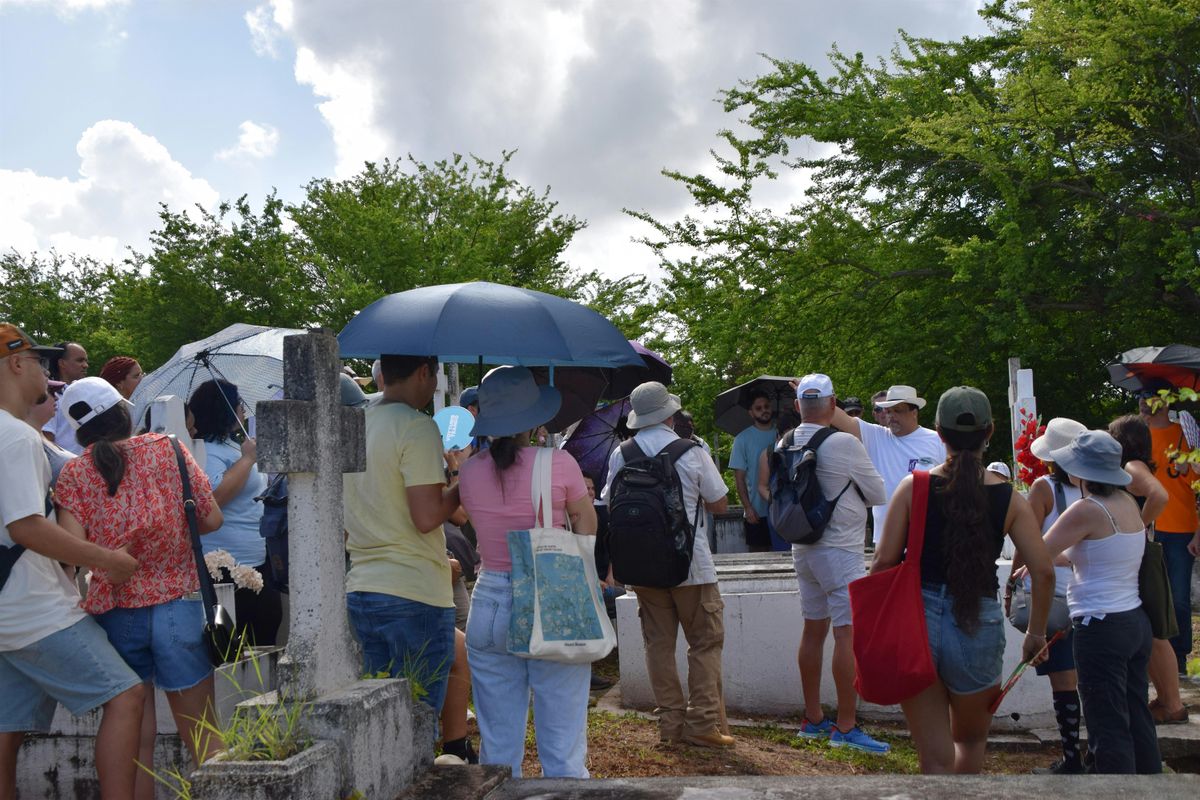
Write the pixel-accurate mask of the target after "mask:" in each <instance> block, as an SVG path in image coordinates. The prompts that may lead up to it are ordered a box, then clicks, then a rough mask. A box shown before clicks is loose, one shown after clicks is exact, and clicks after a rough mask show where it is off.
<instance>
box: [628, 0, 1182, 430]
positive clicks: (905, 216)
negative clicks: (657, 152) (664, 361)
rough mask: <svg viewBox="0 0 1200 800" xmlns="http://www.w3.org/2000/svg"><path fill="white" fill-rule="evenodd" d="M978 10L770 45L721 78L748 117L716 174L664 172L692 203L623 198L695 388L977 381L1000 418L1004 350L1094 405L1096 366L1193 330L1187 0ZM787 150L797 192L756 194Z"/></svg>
mask: <svg viewBox="0 0 1200 800" xmlns="http://www.w3.org/2000/svg"><path fill="white" fill-rule="evenodd" d="M981 13H982V14H983V16H984V17H985V19H987V21H988V23H989V27H990V32H989V33H988V34H986V35H983V36H978V37H968V38H964V39H961V40H958V41H952V42H938V41H932V40H927V39H917V38H913V37H909V36H907V35H904V34H901V43H900V46H898V47H897V49H896V50H895V51H894V52H893V53H892V55H891V57H890V58H889V59H887V60H884V61H881V62H879V63H877V64H871V63H868V62H867V61H866V60H865V59H863V58H862V56H861V55H855V56H847V55H844V54H843V53H841V52H839V51H837V50H836V49H835V50H834V51H833V52H832V54H831V68H832V69H831V74H829V75H821V74H819V73H818V71H817V70H815V69H813V68H812V67H810V66H808V65H805V64H801V63H795V62H789V61H783V60H771V61H770V63H771V67H772V71H771V72H770V73H768V74H766V75H764V76H762V77H760V78H757V79H755V80H752V81H747V82H745V83H743V84H742V85H740V86H738V87H736V88H735V89H732V90H730V91H728V92H726V93H725V107H726V109H727V110H728V111H729V112H730V113H738V114H740V115H742V117H743V119H744V121H745V122H746V123H747V124H748V126H749V129H750V133H749V134H748V135H743V136H735V135H734V134H732V133H728V132H727V133H725V134H724V135H723V136H724V140H725V142H726V143H727V145H728V146H729V148H730V149H731V150H732V153H733V154H732V155H730V156H727V157H721V156H718V159H717V166H718V168H719V170H720V177H719V179H710V178H707V177H705V176H703V175H699V176H688V175H682V174H678V173H668V174H669V175H670V176H671V177H673V178H675V179H676V180H679V181H681V182H682V183H683V184H684V185H685V186H686V187H687V188H688V190H689V191H690V192H691V194H692V196H693V199H694V201H695V204H696V207H697V209H698V210H699V211H700V212H702V213H698V214H695V215H689V216H688V217H686V218H684V219H682V220H679V221H675V222H660V221H657V220H654V219H651V218H650V217H649V216H647V215H645V214H640V215H638V216H640V217H641V218H643V219H645V220H647V221H648V222H651V223H652V224H654V225H655V226H656V234H655V236H654V237H652V240H651V241H650V242H649V243H650V244H651V245H652V246H654V247H656V248H657V249H658V251H659V252H660V254H662V256H663V258H662V261H663V267H664V269H665V271H666V275H667V277H666V280H665V285H664V300H663V302H662V309H663V311H664V312H665V313H666V314H667V315H668V323H667V326H666V329H665V333H666V334H667V338H668V340H670V341H672V342H674V350H673V352H674V355H675V357H676V361H677V363H679V362H681V361H682V362H684V363H687V364H688V365H689V368H686V369H685V370H684V374H685V376H687V379H688V380H689V381H692V380H695V381H697V383H696V384H695V385H696V387H697V389H698V390H699V392H698V393H702V394H703V396H705V397H706V398H707V397H711V395H709V394H708V392H709V391H710V390H711V389H710V386H711V385H712V384H713V383H714V382H717V383H719V384H720V385H725V386H727V385H729V384H731V383H733V382H736V381H737V380H740V379H744V378H746V377H749V376H752V375H754V374H757V373H760V372H791V373H799V372H806V371H811V370H814V369H822V370H824V371H828V372H829V373H830V374H831V375H832V376H833V377H834V379H835V381H836V382H837V384H838V385H839V387H840V388H841V389H842V391H843V393H850V392H855V393H859V394H862V393H866V392H869V391H871V390H873V389H876V388H879V387H883V386H886V385H888V384H889V383H893V382H903V383H911V384H914V385H916V386H918V387H920V388H921V389H922V390H923V391H925V392H926V393H927V394H930V395H933V396H936V395H937V394H938V393H940V391H942V390H943V389H945V388H946V387H948V386H950V385H954V384H957V383H972V384H974V385H977V386H980V387H982V388H984V389H985V391H987V392H988V394H989V395H990V396H991V397H992V399H993V402H994V404H995V406H996V411H997V412H998V413H1000V414H1002V409H1003V405H1004V397H1005V391H1004V389H1005V385H1006V382H1007V371H1006V369H1005V361H1006V359H1007V358H1008V357H1010V356H1018V357H1021V358H1022V361H1023V362H1024V364H1025V365H1026V366H1032V367H1033V368H1034V369H1035V376H1036V378H1037V383H1038V386H1037V389H1038V395H1039V397H1040V398H1041V400H1040V406H1041V407H1042V408H1043V409H1046V410H1047V411H1049V412H1050V413H1051V414H1053V415H1058V414H1067V415H1073V416H1077V417H1078V418H1080V419H1085V420H1088V421H1091V422H1100V421H1102V419H1103V416H1104V415H1106V414H1108V413H1111V412H1112V411H1113V410H1114V409H1115V407H1116V404H1117V403H1119V402H1120V401H1119V400H1118V399H1117V398H1116V396H1115V394H1114V393H1113V392H1112V391H1111V390H1110V389H1108V388H1106V387H1105V386H1104V381H1105V376H1106V373H1105V371H1104V369H1103V367H1104V364H1105V363H1107V362H1109V361H1111V360H1112V358H1113V357H1114V356H1115V355H1116V354H1118V353H1119V352H1120V351H1122V350H1124V349H1127V348H1128V347H1133V346H1136V345H1141V344H1150V343H1161V342H1164V341H1167V340H1172V339H1175V338H1179V337H1181V336H1182V337H1184V338H1186V336H1187V333H1186V332H1187V331H1189V330H1191V329H1194V320H1195V319H1196V317H1197V314H1198V313H1200V294H1198V293H1197V290H1198V289H1200V280H1198V278H1200V265H1198V257H1200V238H1198V234H1197V224H1198V222H1200V215H1198V214H1197V209H1196V197H1197V189H1198V188H1200V117H1198V116H1197V115H1196V113H1195V109H1196V107H1197V87H1198V86H1200V0H1117V1H1116V2H1112V3H1106V4H1103V5H1098V4H1094V3H1087V2H1063V1H1062V0H1054V1H1053V2H1052V1H1051V0H1028V2H994V3H993V4H991V5H990V6H988V7H987V8H985V9H984V10H983V11H982V12H981ZM785 169H786V170H803V171H805V172H806V173H807V175H808V177H809V178H810V180H811V184H810V188H809V189H808V190H807V191H806V193H805V195H804V197H803V198H802V199H800V200H799V201H798V202H797V203H796V204H795V205H794V206H792V207H791V208H789V209H787V210H786V211H785V212H782V213H779V212H775V211H773V210H771V209H766V208H763V207H761V206H759V205H756V203H755V187H756V186H758V185H761V183H762V182H763V181H768V180H771V179H773V178H774V177H776V175H777V172H778V171H780V170H785ZM680 245H682V246H684V247H687V248H690V249H691V250H692V251H694V253H695V255H693V256H691V257H688V258H686V259H678V258H675V259H672V258H668V257H667V255H666V254H667V253H668V252H670V251H669V250H668V248H669V247H671V246H680ZM691 366H694V367H695V369H691V368H690V367H691ZM694 373H701V374H699V375H695V376H694V377H693V375H694ZM712 376H716V378H715V379H714V377H712ZM689 388H690V387H689Z"/></svg>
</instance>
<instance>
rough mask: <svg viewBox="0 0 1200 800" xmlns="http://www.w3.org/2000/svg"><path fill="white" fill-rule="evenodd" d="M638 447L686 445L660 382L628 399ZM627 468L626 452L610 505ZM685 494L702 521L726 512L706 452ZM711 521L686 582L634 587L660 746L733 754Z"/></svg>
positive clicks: (687, 472)
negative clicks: (680, 647)
mask: <svg viewBox="0 0 1200 800" xmlns="http://www.w3.org/2000/svg"><path fill="white" fill-rule="evenodd" d="M629 403H630V405H631V406H632V408H633V410H632V411H631V412H630V414H629V421H628V425H629V428H630V430H636V431H637V433H636V434H634V437H633V440H632V441H634V442H636V443H637V446H638V447H639V448H641V450H642V452H643V453H645V454H646V455H648V456H655V455H657V454H658V453H659V452H660V451H662V449H663V448H664V447H666V446H667V445H669V444H670V443H671V442H674V441H676V440H678V439H679V436H678V435H676V433H675V430H674V425H675V412H676V411H678V410H679V408H680V405H679V398H678V397H676V396H675V395H673V394H669V393H668V392H667V389H666V387H665V386H663V385H662V384H661V383H658V382H657V381H651V382H650V383H643V384H642V385H641V386H639V387H637V388H636V389H634V390H633V393H632V394H631V395H630V396H629ZM624 465H625V458H624V456H622V455H621V449H620V448H617V449H615V450H613V454H612V456H611V458H610V459H609V464H608V483H607V485H606V486H605V487H604V493H603V497H604V500H605V502H609V501H610V498H611V493H612V483H613V479H614V478H615V477H616V474H617V471H618V470H620V469H621V467H622V466H624ZM675 472H676V473H678V475H679V482H680V484H681V486H682V488H683V500H684V509H685V511H686V512H687V516H688V519H689V520H695V519H697V515H696V508H697V506H698V505H699V504H700V503H701V501H703V503H704V507H705V508H707V509H708V510H709V511H712V512H721V511H724V510H725V509H726V508H727V507H728V505H729V503H728V500H726V498H725V494H726V491H727V489H726V487H725V481H724V480H722V479H721V473H719V472H718V471H717V466H716V464H714V463H713V461H712V459H711V458H709V457H708V455H707V454H706V453H705V452H704V451H703V450H702V449H700V448H699V447H692V448H691V449H689V450H688V451H687V452H686V453H684V454H683V455H681V456H680V457H679V458H678V459H677V460H676V461H675ZM705 518H706V515H704V514H701V515H699V520H698V523H697V530H696V541H695V544H694V545H693V547H692V564H691V568H690V570H689V572H688V576H687V580H685V581H684V582H683V583H681V584H679V585H678V586H675V587H672V588H670V589H658V588H650V587H646V586H631V587H629V588H630V589H632V590H633V591H634V592H635V593H636V594H637V597H638V605H639V607H640V608H641V620H642V640H643V642H644V643H645V646H646V672H647V673H649V675H650V685H651V687H652V688H653V690H654V701H655V703H656V704H657V706H658V708H657V709H656V711H657V713H658V728H659V738H660V739H661V740H662V741H663V742H666V743H672V742H678V741H680V740H682V741H686V742H688V743H690V744H695V745H699V746H701V747H733V745H734V739H733V737H732V736H728V735H726V734H724V733H722V732H721V729H720V727H719V726H720V724H721V722H723V719H722V717H723V714H722V701H721V651H722V649H723V648H724V645H725V622H724V617H723V612H724V609H725V604H724V603H723V602H722V601H721V592H720V590H719V589H718V588H717V571H716V567H714V566H713V560H712V553H710V552H709V549H708V530H707V528H706V519H705ZM680 626H682V627H683V635H684V637H685V638H686V639H687V642H688V654H687V658H688V694H687V697H686V698H685V697H684V694H683V688H682V686H681V684H680V682H679V672H678V670H676V668H675V641H676V637H677V636H678V631H679V628H680Z"/></svg>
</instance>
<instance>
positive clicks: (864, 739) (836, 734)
mask: <svg viewBox="0 0 1200 800" xmlns="http://www.w3.org/2000/svg"><path fill="white" fill-rule="evenodd" d="M829 744H830V746H831V747H853V748H854V749H855V750H862V751H863V752H864V753H886V752H888V751H889V750H891V749H892V746H891V745H890V744H887V743H886V742H880V741H878V740H876V739H872V738H871V737H870V736H868V735H867V733H866V731H864V730H863V729H862V728H860V727H858V726H857V725H855V726H854V727H853V728H851V729H850V730H848V731H846V732H845V733H842V732H841V731H840V730H838V729H837V727H836V726H835V727H834V729H833V735H832V736H830V737H829Z"/></svg>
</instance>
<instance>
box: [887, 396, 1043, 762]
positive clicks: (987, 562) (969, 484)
mask: <svg viewBox="0 0 1200 800" xmlns="http://www.w3.org/2000/svg"><path fill="white" fill-rule="evenodd" d="M994 430H995V426H994V425H993V423H992V408H991V404H990V403H989V402H988V399H987V396H986V395H984V394H983V392H981V391H979V390H978V389H974V388H971V387H969V386H957V387H954V388H953V389H950V390H948V391H947V392H946V393H945V394H943V395H942V397H941V399H940V400H939V401H938V408H937V432H938V435H939V436H940V437H941V438H942V441H943V442H945V444H946V452H947V458H946V461H945V463H943V464H941V465H940V466H937V467H934V468H933V469H932V470H930V489H929V491H930V496H929V505H928V512H927V514H926V517H925V544H924V549H923V551H922V553H921V583H922V599H923V600H924V603H925V624H926V628H927V631H928V634H929V648H930V652H931V654H932V656H933V663H934V666H935V667H936V669H937V673H938V678H937V680H936V681H934V684H933V685H932V686H930V687H929V688H928V689H926V690H924V691H923V692H921V693H920V694H918V695H916V696H914V697H911V698H909V699H908V700H905V701H904V702H902V703H901V708H902V709H903V711H904V716H905V718H906V719H907V720H908V725H909V729H910V730H911V731H912V735H913V741H914V742H915V743H916V745H917V753H918V755H919V756H920V761H921V771H922V772H924V773H927V774H928V773H951V772H954V773H977V772H979V770H980V769H981V767H982V766H983V756H984V749H985V747H986V745H987V736H988V729H989V728H990V727H991V722H992V714H991V712H990V711H989V710H988V707H989V706H990V705H991V702H992V700H993V699H994V698H995V696H996V693H997V692H998V691H999V688H1000V671H1001V667H1002V661H1003V657H1004V614H1003V612H1002V610H1001V608H1000V602H999V600H998V597H997V594H998V592H999V588H1000V587H999V580H998V579H997V577H996V559H997V558H998V557H999V555H1000V547H1001V545H1002V544H1003V542H1004V536H1005V534H1007V535H1009V536H1010V537H1011V538H1012V540H1013V543H1014V544H1015V545H1016V546H1017V550H1018V551H1019V552H1020V554H1021V556H1022V557H1023V558H1024V560H1025V563H1026V564H1027V565H1028V569H1029V573H1030V575H1031V576H1032V578H1033V608H1032V611H1031V613H1030V619H1029V632H1028V633H1027V634H1026V636H1025V641H1024V643H1023V645H1022V657H1023V658H1025V659H1032V660H1033V663H1035V664H1036V663H1038V662H1039V661H1041V660H1043V659H1044V658H1045V654H1044V653H1041V650H1042V649H1043V648H1044V647H1045V644H1046V618H1047V615H1048V614H1049V611H1050V598H1051V595H1052V593H1053V590H1054V567H1053V565H1052V563H1051V560H1050V556H1049V554H1048V552H1047V550H1046V547H1045V545H1044V544H1043V543H1042V538H1041V535H1040V533H1039V531H1038V527H1037V523H1036V521H1035V520H1034V517H1033V511H1032V510H1031V509H1030V507H1029V503H1028V502H1026V501H1025V498H1023V497H1021V496H1020V495H1019V494H1016V493H1015V492H1014V491H1013V488H1012V485H1011V484H1009V483H1008V482H1007V481H1005V480H1004V479H1003V478H1002V477H1000V476H999V475H996V474H994V473H992V472H988V471H986V470H985V469H984V462H983V451H984V450H985V449H986V447H987V444H988V440H989V439H990V438H991V435H992V433H993V431H994ZM912 493H913V481H912V478H911V477H907V478H905V479H904V480H903V481H901V483H900V485H899V486H898V487H897V488H896V492H895V494H894V495H893V496H892V499H891V501H890V503H889V504H888V514H887V519H886V520H885V522H884V531H883V539H882V540H881V541H880V544H879V546H878V547H877V548H876V550H875V560H874V562H873V563H872V565H871V572H878V571H881V570H883V569H887V568H888V567H891V566H894V565H896V564H899V563H900V562H901V561H902V560H903V559H904V548H905V544H906V543H907V541H908V523H909V516H910V514H911V512H912V500H913V496H912ZM1039 654H1040V655H1039Z"/></svg>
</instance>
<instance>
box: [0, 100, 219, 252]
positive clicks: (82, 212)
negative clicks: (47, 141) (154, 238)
mask: <svg viewBox="0 0 1200 800" xmlns="http://www.w3.org/2000/svg"><path fill="white" fill-rule="evenodd" d="M75 150H76V152H77V153H78V154H79V158H80V164H79V178H78V179H71V178H51V177H47V176H43V175H38V174H36V173H34V172H33V171H32V170H8V169H0V208H4V209H5V213H4V214H3V215H0V249H8V248H10V247H11V248H16V249H17V250H19V251H22V252H29V251H32V250H42V251H45V250H50V249H52V248H53V249H57V250H59V251H60V252H62V253H77V254H80V255H89V256H94V257H96V258H100V259H113V260H117V259H120V258H122V257H123V256H124V249H123V248H124V246H126V245H132V246H134V247H145V245H146V243H147V241H148V238H149V234H150V232H151V231H152V230H153V229H154V228H156V227H157V225H158V211H159V203H166V204H167V205H169V206H170V208H171V209H172V210H173V211H187V210H189V209H192V208H193V207H194V206H195V205H196V204H199V205H201V206H204V207H206V208H213V207H215V205H216V203H217V201H218V194H217V192H216V190H215V189H213V187H212V186H210V185H209V183H208V182H207V181H206V180H204V179H202V178H197V177H194V176H193V175H192V174H191V172H189V171H188V169H187V168H186V167H184V166H183V165H182V164H180V163H179V162H178V161H175V160H174V159H173V158H172V157H171V154H170V153H169V152H168V151H167V148H166V147H164V146H163V145H162V143H161V142H159V141H158V140H157V139H155V138H154V137H153V136H149V135H147V134H145V133H143V132H141V131H140V130H138V129H137V128H136V127H134V126H133V125H132V124H130V123H128V122H122V121H119V120H102V121H100V122H97V123H96V124H95V125H93V126H92V127H90V128H88V129H87V130H86V131H84V132H83V135H82V136H81V137H80V139H79V143H78V145H76V148H75Z"/></svg>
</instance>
